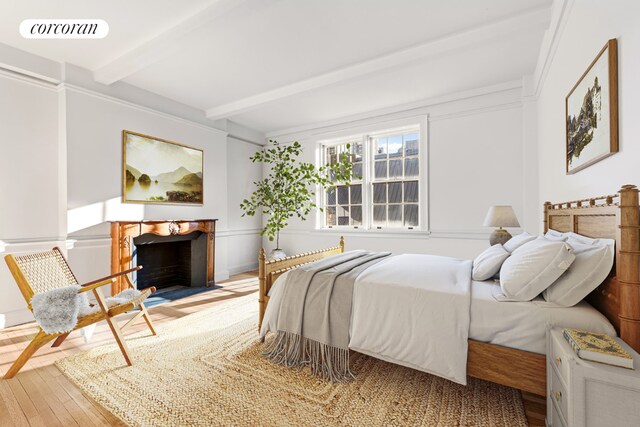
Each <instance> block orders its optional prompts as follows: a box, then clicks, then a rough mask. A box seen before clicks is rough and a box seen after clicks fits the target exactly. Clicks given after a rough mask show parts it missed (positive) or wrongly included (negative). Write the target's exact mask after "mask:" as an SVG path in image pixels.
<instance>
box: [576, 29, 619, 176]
mask: <svg viewBox="0 0 640 427" xmlns="http://www.w3.org/2000/svg"><path fill="white" fill-rule="evenodd" d="M565 131H566V141H565V148H566V151H565V162H566V173H567V175H570V174H573V173H576V172H578V171H580V170H582V169H584V168H587V167H589V166H591V165H593V164H594V163H597V162H599V161H600V160H602V159H604V158H607V157H609V156H611V155H612V154H614V153H617V152H618V42H617V40H616V39H611V40H609V41H608V42H607V44H606V45H605V46H604V47H603V48H602V49H601V50H600V52H599V53H598V55H597V56H596V58H595V59H594V60H593V62H591V64H590V65H589V67H588V68H587V70H586V71H585V72H584V73H583V74H582V76H581V77H580V79H579V80H578V82H577V83H576V84H575V85H574V86H573V88H572V89H571V91H570V92H569V94H568V95H567V96H566V98H565Z"/></svg>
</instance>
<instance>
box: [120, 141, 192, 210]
mask: <svg viewBox="0 0 640 427" xmlns="http://www.w3.org/2000/svg"><path fill="white" fill-rule="evenodd" d="M203 173H204V151H203V150H201V149H199V148H195V147H190V146H188V145H184V144H180V143H178V142H173V141H169V140H167V139H162V138H156V137H153V136H149V135H144V134H141V133H137V132H132V131H129V130H123V131H122V202H123V203H145V204H163V205H175V204H181V205H182V204H186V205H203V204H204V187H203V184H204V175H203Z"/></svg>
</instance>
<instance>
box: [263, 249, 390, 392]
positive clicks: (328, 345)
mask: <svg viewBox="0 0 640 427" xmlns="http://www.w3.org/2000/svg"><path fill="white" fill-rule="evenodd" d="M389 255H391V253H390V252H380V253H376V252H369V251H350V252H347V253H344V254H340V255H336V256H332V257H329V258H326V259H323V260H320V261H316V262H313V263H310V264H307V265H303V266H301V267H298V268H297V269H295V270H292V271H290V272H289V273H288V276H287V280H286V282H285V283H283V286H284V289H283V297H282V304H281V305H280V313H279V315H278V324H277V327H276V329H277V331H278V332H277V335H276V338H275V340H274V341H273V342H272V344H271V345H270V347H269V348H268V349H267V351H266V353H265V356H266V357H267V358H269V359H270V360H272V361H273V362H275V363H279V364H282V365H285V366H287V367H289V368H291V367H295V366H300V365H309V367H310V368H311V372H312V373H313V374H314V375H318V376H321V377H323V378H326V379H329V380H331V381H349V380H351V379H353V378H354V377H353V374H352V373H351V371H350V369H349V326H350V323H351V305H352V299H353V285H354V283H355V280H356V278H357V277H358V275H359V274H360V273H362V271H364V270H365V269H366V268H368V267H370V266H371V265H373V264H375V263H377V262H379V261H381V260H382V259H383V258H385V257H387V256H389Z"/></svg>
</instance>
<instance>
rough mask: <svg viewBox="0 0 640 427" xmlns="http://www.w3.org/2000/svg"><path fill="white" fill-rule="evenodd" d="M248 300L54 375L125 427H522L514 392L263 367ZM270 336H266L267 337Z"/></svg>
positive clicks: (85, 358)
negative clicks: (332, 379) (128, 357)
mask: <svg viewBox="0 0 640 427" xmlns="http://www.w3.org/2000/svg"><path fill="white" fill-rule="evenodd" d="M257 306H258V304H257V295H256V294H252V295H248V296H246V297H242V298H238V299H236V300H234V301H231V302H229V303H225V304H223V305H220V306H217V307H213V308H211V309H208V310H205V311H203V312H200V313H196V314H192V315H189V316H185V317H183V318H180V319H177V320H174V321H172V322H170V323H167V324H166V325H164V326H163V327H159V328H158V333H159V336H157V337H153V336H149V335H148V333H140V334H137V335H134V336H133V337H129V339H128V343H129V347H130V349H131V352H132V355H133V360H134V365H133V366H131V367H126V366H125V365H124V361H123V359H122V355H121V354H120V352H119V351H118V349H117V347H116V346H115V344H114V345H109V346H103V347H100V348H96V349H91V350H88V351H86V352H84V353H80V354H77V355H73V356H70V357H67V358H65V359H62V360H60V361H58V362H57V366H58V367H59V368H60V370H62V372H64V374H65V375H66V376H67V377H69V378H70V379H71V380H72V381H73V382H74V383H75V384H77V385H78V386H79V387H80V388H81V389H82V390H83V391H84V392H85V393H86V394H87V395H89V396H90V397H92V398H93V399H95V400H96V401H97V402H99V403H100V404H101V405H103V406H104V407H105V408H106V409H107V410H108V411H110V412H111V413H113V414H114V415H116V416H118V417H119V418H120V419H122V420H123V421H124V422H125V423H127V424H129V425H132V426H492V427H494V426H509V427H515V426H526V425H527V421H526V418H525V413H524V408H523V404H522V399H521V396H520V393H519V392H518V391H517V390H514V389H511V388H508V387H503V386H500V385H497V384H493V383H489V382H485V381H481V380H476V379H473V378H470V379H469V385H468V386H466V387H465V386H461V385H458V384H454V383H452V382H450V381H447V380H444V379H441V378H438V377H435V376H432V375H429V374H426V373H422V372H419V371H416V370H413V369H409V368H404V367H401V366H397V365H393V364H390V363H387V362H383V361H380V360H377V359H374V358H371V357H368V356H364V355H361V354H357V353H352V358H351V363H352V368H353V372H354V373H355V374H356V376H357V379H356V380H355V381H353V382H350V383H337V384H332V383H329V382H326V381H324V380H321V379H318V378H316V377H313V376H311V375H310V374H309V373H308V371H307V370H306V369H287V368H284V367H282V366H279V365H274V364H272V363H271V362H268V361H267V360H265V359H264V358H263V357H262V356H261V353H262V351H263V344H260V343H259V342H258V341H257V325H256V318H257ZM271 335H273V334H271Z"/></svg>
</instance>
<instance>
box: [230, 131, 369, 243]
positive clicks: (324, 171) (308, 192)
mask: <svg viewBox="0 0 640 427" xmlns="http://www.w3.org/2000/svg"><path fill="white" fill-rule="evenodd" d="M269 142H271V143H272V144H273V146H272V147H271V148H265V149H263V150H261V151H258V152H256V153H255V154H254V155H253V156H252V157H251V158H250V159H251V161H252V162H254V163H265V164H269V165H271V170H270V172H269V174H268V175H267V177H266V178H263V179H262V180H260V181H257V182H255V183H254V184H255V185H256V187H257V188H256V190H255V191H254V192H253V193H252V194H251V196H250V197H249V198H248V199H244V200H243V201H242V203H241V204H240V209H242V211H243V212H244V213H243V214H242V216H245V215H248V216H254V215H255V214H256V213H258V212H261V213H262V214H264V215H268V219H267V222H266V224H265V226H264V228H263V229H262V231H261V232H260V235H261V236H267V237H268V238H269V240H270V241H273V240H274V239H279V237H280V236H279V234H280V230H282V229H283V228H285V227H286V226H287V225H289V224H288V222H287V221H288V220H289V219H290V218H293V217H297V218H299V219H300V220H302V221H305V220H306V219H307V216H308V215H309V214H310V213H311V211H312V210H313V209H315V208H317V205H316V203H315V197H316V193H315V188H316V187H321V188H324V189H325V190H327V189H328V191H334V190H335V189H334V188H333V186H335V185H336V183H335V182H333V181H332V180H331V178H330V177H331V176H333V177H335V179H336V180H337V181H338V182H340V183H343V184H345V185H349V183H350V181H351V180H352V179H354V178H356V177H355V176H354V174H353V163H352V161H351V157H352V156H351V155H350V154H349V153H348V151H349V148H350V145H349V144H347V152H343V153H341V154H340V156H339V158H338V161H337V162H336V163H333V164H330V165H325V166H321V167H319V168H316V166H315V165H314V164H313V163H308V162H301V161H299V160H298V158H299V157H300V155H301V154H302V145H300V143H299V142H298V141H295V142H293V143H292V144H289V145H280V144H279V143H278V142H277V141H269ZM357 178H359V177H357Z"/></svg>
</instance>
